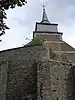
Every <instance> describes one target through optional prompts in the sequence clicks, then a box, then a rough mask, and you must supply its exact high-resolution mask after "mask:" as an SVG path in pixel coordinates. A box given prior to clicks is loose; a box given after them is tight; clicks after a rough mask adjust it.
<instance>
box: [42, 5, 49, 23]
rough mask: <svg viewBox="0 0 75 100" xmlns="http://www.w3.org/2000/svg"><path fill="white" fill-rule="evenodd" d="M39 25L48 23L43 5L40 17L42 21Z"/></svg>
mask: <svg viewBox="0 0 75 100" xmlns="http://www.w3.org/2000/svg"><path fill="white" fill-rule="evenodd" d="M41 23H50V22H49V20H48V17H47V14H46V11H45V5H43V16H42V21H41Z"/></svg>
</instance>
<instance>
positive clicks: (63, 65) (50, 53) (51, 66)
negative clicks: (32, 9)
mask: <svg viewBox="0 0 75 100" xmlns="http://www.w3.org/2000/svg"><path fill="white" fill-rule="evenodd" d="M57 26H58V24H55V23H51V22H50V21H49V19H48V17H47V14H46V10H45V7H43V16H42V21H41V22H36V25H35V31H34V32H33V38H34V37H37V36H41V37H43V38H44V41H43V43H42V44H28V45H25V46H23V47H18V48H13V49H8V50H3V51H0V100H75V85H74V84H75V72H74V70H75V49H74V48H73V47H71V46H70V45H69V44H67V43H66V42H65V41H63V39H62V35H63V33H62V32H58V28H57Z"/></svg>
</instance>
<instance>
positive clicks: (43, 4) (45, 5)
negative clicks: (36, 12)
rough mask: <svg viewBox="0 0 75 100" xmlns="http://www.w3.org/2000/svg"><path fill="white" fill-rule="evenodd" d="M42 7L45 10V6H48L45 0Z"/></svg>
mask: <svg viewBox="0 0 75 100" xmlns="http://www.w3.org/2000/svg"><path fill="white" fill-rule="evenodd" d="M42 7H43V10H45V7H46V5H45V0H43V5H42Z"/></svg>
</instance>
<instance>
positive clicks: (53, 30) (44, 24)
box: [33, 5, 63, 41]
mask: <svg viewBox="0 0 75 100" xmlns="http://www.w3.org/2000/svg"><path fill="white" fill-rule="evenodd" d="M57 26H58V24H54V23H51V22H50V21H49V19H48V17H47V14H46V8H45V5H43V15H42V20H41V22H36V25H35V31H34V32H33V37H35V36H37V35H41V36H42V37H44V39H45V40H46V41H61V40H62V34H63V33H61V32H58V28H57Z"/></svg>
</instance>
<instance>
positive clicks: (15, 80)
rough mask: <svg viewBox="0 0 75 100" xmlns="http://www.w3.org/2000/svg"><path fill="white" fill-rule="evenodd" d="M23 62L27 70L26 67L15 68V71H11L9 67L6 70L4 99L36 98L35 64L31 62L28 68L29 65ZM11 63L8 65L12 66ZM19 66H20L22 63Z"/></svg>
mask: <svg viewBox="0 0 75 100" xmlns="http://www.w3.org/2000/svg"><path fill="white" fill-rule="evenodd" d="M23 64H24V66H25V67H28V69H27V70H26V68H21V69H17V70H16V71H13V70H12V69H11V68H9V70H8V79H7V93H6V100H36V99H37V97H36V94H37V81H36V79H37V78H36V76H37V72H36V68H37V65H36V63H35V62H33V64H31V66H30V68H29V65H27V66H26V64H25V63H23ZM11 65H12V64H10V65H9V67H12V66H11ZM20 66H21V67H22V65H20ZM15 67H16V65H15Z"/></svg>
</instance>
